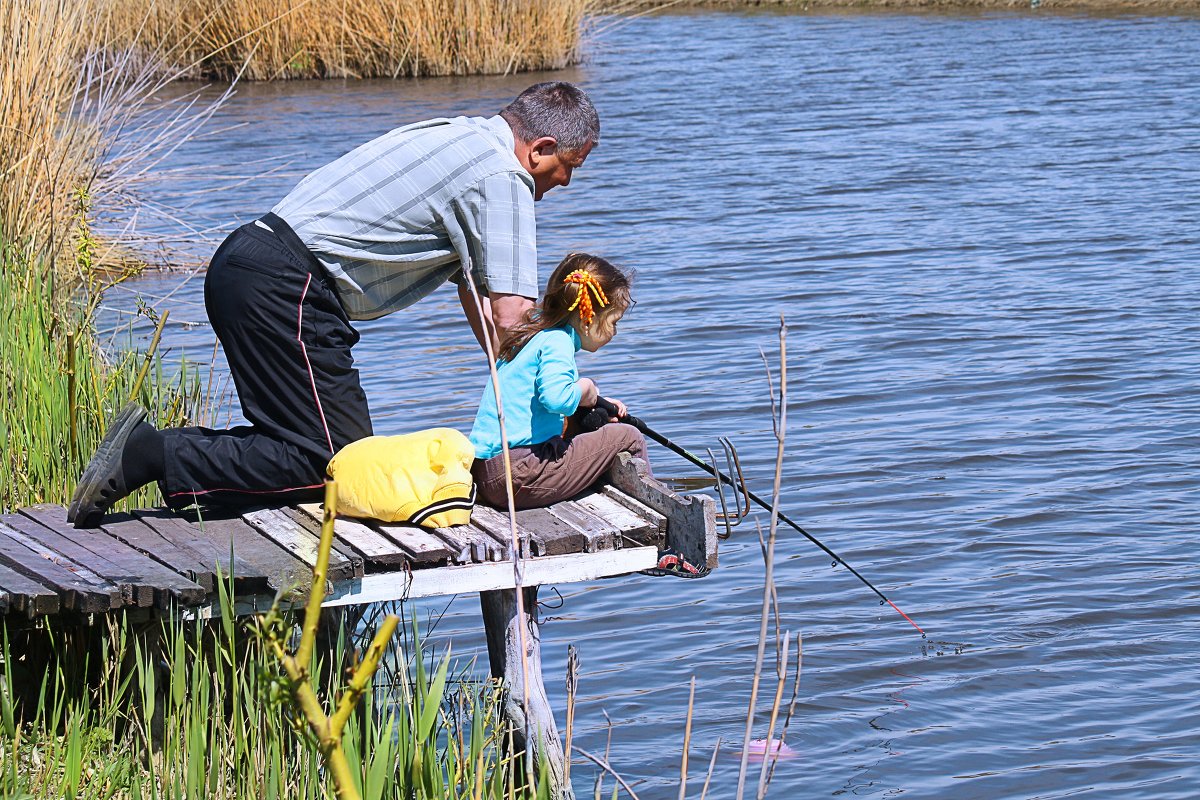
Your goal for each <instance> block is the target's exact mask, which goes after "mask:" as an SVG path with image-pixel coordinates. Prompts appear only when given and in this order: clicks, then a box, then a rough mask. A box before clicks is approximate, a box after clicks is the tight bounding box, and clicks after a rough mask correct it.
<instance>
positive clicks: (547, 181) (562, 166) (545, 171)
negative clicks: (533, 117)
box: [529, 137, 592, 200]
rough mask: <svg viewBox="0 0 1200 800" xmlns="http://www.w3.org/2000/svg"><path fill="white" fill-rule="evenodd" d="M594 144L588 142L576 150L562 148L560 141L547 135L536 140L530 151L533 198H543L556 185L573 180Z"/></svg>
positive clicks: (562, 184) (565, 183) (564, 184)
mask: <svg viewBox="0 0 1200 800" xmlns="http://www.w3.org/2000/svg"><path fill="white" fill-rule="evenodd" d="M590 152H592V145H591V143H588V144H586V145H584V146H583V148H581V149H579V150H576V151H574V152H570V151H565V150H560V149H559V147H558V143H557V142H555V141H554V140H553V139H551V138H549V137H546V138H544V139H539V140H538V141H537V142H534V144H533V147H532V148H531V149H530V151H529V174H530V175H532V176H533V186H534V192H533V199H534V200H541V199H542V196H543V195H544V194H546V192H548V191H550V190H551V189H553V188H554V187H556V186H566V185H567V184H569V183H570V182H571V175H572V173H573V172H574V171H575V170H576V169H578V168H579V167H582V166H583V162H584V161H585V160H587V157H588V153H590Z"/></svg>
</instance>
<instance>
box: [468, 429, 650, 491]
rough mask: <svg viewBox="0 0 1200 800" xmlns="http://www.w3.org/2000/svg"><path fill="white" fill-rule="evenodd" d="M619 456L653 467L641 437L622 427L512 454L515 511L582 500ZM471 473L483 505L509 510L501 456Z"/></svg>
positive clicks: (477, 464)
mask: <svg viewBox="0 0 1200 800" xmlns="http://www.w3.org/2000/svg"><path fill="white" fill-rule="evenodd" d="M618 453H629V454H630V455H632V456H634V457H635V458H640V459H642V460H644V461H646V464H647V466H649V463H650V462H649V459H647V458H646V440H645V439H644V438H643V437H642V434H641V432H640V431H638V429H637V428H635V427H633V426H632V425H626V424H624V423H621V422H614V423H611V424H609V425H605V426H604V427H603V428H601V429H600V430H598V431H592V432H591V433H581V434H579V435H578V436H573V437H571V438H570V439H564V438H563V437H561V436H555V437H554V438H553V439H550V440H549V441H545V442H542V443H541V444H535V445H531V446H528V447H512V448H509V457H510V459H511V462H512V477H513V495H514V499H515V501H516V507H517V508H518V509H522V508H541V507H543V506H548V505H551V504H553V503H557V502H559V501H560V500H566V499H567V498H569V497H573V496H575V495H577V494H579V493H580V492H582V491H583V490H584V489H586V488H588V487H589V486H591V485H592V484H593V483H595V482H596V481H597V480H599V478H600V476H601V475H603V474H604V473H605V472H607V471H608V468H609V467H610V466H612V463H613V462H614V461H616V458H617V454H618ZM471 472H472V473H473V474H474V476H475V486H476V489H477V491H478V494H479V499H480V500H482V501H483V502H484V503H486V504H487V505H490V506H494V507H496V508H507V507H508V492H507V491H506V489H505V486H504V454H503V453H501V454H499V455H496V456H493V457H492V458H489V459H487V460H480V459H476V460H475V464H474V467H473V468H472V470H471Z"/></svg>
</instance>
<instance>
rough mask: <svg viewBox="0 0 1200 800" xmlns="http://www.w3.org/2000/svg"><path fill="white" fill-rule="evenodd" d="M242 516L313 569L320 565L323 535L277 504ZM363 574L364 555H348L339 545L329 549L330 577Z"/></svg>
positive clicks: (332, 578)
mask: <svg viewBox="0 0 1200 800" xmlns="http://www.w3.org/2000/svg"><path fill="white" fill-rule="evenodd" d="M242 519H243V520H245V521H246V522H247V523H248V524H249V525H250V526H252V527H253V528H254V529H255V530H257V531H258V532H259V533H261V534H262V535H264V536H266V537H268V538H270V539H271V540H272V541H274V542H275V543H276V544H278V545H279V546H280V547H282V548H284V549H285V550H287V551H288V552H290V553H292V554H293V555H295V556H296V557H297V558H299V559H300V560H301V561H303V562H304V563H305V564H307V565H308V566H309V568H310V569H311V568H312V567H315V566H316V565H317V550H318V549H319V548H320V545H321V539H320V537H318V536H315V535H313V533H312V532H311V531H309V530H307V529H306V528H304V526H302V525H298V524H296V523H295V522H294V521H293V520H292V519H291V517H289V516H288V515H286V514H284V513H283V512H281V511H279V510H278V509H275V508H264V509H259V510H257V511H249V512H247V513H245V514H242ZM356 562H357V563H356ZM362 574H363V570H362V559H361V558H359V559H351V558H347V557H346V556H345V554H343V553H341V552H340V551H339V550H338V548H336V547H331V548H330V550H329V567H328V571H327V572H326V575H327V576H328V577H329V579H330V580H339V579H343V578H355V577H358V576H360V575H362Z"/></svg>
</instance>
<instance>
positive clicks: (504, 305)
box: [458, 281, 533, 355]
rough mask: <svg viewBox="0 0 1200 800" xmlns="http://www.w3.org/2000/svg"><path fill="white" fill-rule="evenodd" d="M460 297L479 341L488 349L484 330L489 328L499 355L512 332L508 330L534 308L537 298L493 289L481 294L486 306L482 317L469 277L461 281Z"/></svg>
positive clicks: (480, 344) (480, 299) (493, 348)
mask: <svg viewBox="0 0 1200 800" xmlns="http://www.w3.org/2000/svg"><path fill="white" fill-rule="evenodd" d="M458 301H459V303H461V304H462V308H463V314H465V315H466V317H467V322H469V323H470V325H471V332H472V333H474V334H475V341H477V342H479V346H480V347H482V348H483V349H484V350H485V351H486V350H487V347H486V346H485V345H484V338H483V337H484V330H487V332H488V333H489V334H491V336H490V338H491V340H492V353H494V354H496V355H499V352H500V344H501V343H502V342H503V341H504V339H505V337H507V336H508V331H509V330H510V329H511V328H512V327H513V326H514V325H516V324H517V323H518V322H520V321H521V319H522V318H524V316H525V312H526V311H528V310H529V309H531V308H533V301H532V300H530V299H529V298H528V297H522V296H521V295H519V294H501V293H499V292H492V293H491V294H490V295H488V296H486V297H484V296H483V295H480V297H479V302H480V304H481V305H482V306H483V320H482V321H481V320H480V319H479V314H478V313H477V311H476V308H475V299H474V298H473V297H471V288H470V287H469V286H467V284H466V282H465V281H464V282H463V283H460V284H459V285H458Z"/></svg>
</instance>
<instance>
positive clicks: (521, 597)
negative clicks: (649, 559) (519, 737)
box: [462, 264, 533, 787]
mask: <svg viewBox="0 0 1200 800" xmlns="http://www.w3.org/2000/svg"><path fill="white" fill-rule="evenodd" d="M462 273H463V279H464V280H465V281H466V284H467V287H468V289H469V290H470V293H471V301H472V302H473V303H474V304H475V313H476V314H478V315H479V326H480V330H481V331H482V332H483V335H482V336H480V337H479V338H480V339H482V340H483V349H484V352H486V353H487V357H488V371H489V372H490V374H491V378H492V391H493V392H494V393H495V395H496V420H497V422H498V423H499V426H500V450H501V452H502V453H503V454H504V490H505V495H506V496H507V500H508V528H509V536H510V539H511V541H512V560H513V583H514V584H515V588H514V591H515V592H516V595H517V596H516V604H517V632H518V634H519V636H520V641H521V680H522V686H521V711H522V714H523V715H524V717H525V731H524V733H525V780H526V785H528V786H531V787H532V786H533V752H532V750H533V748H532V747H530V741H531V736H530V720H529V643H528V641H527V635H526V632H525V626H526V625H527V624H528V621H527V620H528V616H527V614H526V610H525V592H524V584H525V567H524V561H523V559H522V558H521V543H520V539H519V537H518V536H517V501H516V499H515V497H514V493H513V479H512V456H511V453H510V452H509V449H508V433H507V432H506V431H505V428H504V401H503V399H502V398H501V396H500V373H499V372H498V371H497V369H496V354H495V352H494V350H493V348H492V341H493V335H494V334H495V333H497V331H496V329H495V325H494V324H493V325H492V326H491V330H489V329H488V323H489V322H490V321H491V320H490V318H487V317H485V316H484V313H483V301H482V300H480V298H479V290H478V289H477V288H475V280H474V279H473V278H472V277H471V270H470V269H468V268H467V265H465V264H464V265H463V269H462Z"/></svg>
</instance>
